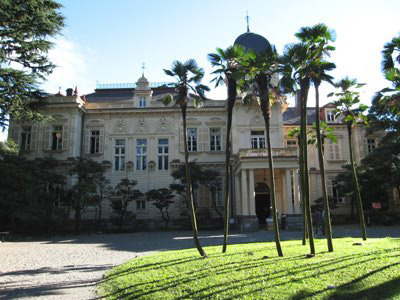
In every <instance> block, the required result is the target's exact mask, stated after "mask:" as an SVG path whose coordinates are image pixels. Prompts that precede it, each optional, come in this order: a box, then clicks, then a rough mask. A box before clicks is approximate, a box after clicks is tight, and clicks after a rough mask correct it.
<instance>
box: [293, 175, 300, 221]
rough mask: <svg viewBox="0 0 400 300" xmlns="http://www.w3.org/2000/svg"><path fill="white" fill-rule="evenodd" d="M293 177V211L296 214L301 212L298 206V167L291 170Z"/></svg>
mask: <svg viewBox="0 0 400 300" xmlns="http://www.w3.org/2000/svg"><path fill="white" fill-rule="evenodd" d="M293 177H294V200H295V201H294V204H295V205H294V212H295V213H296V214H300V213H301V209H300V208H301V207H300V186H299V171H298V169H295V170H293Z"/></svg>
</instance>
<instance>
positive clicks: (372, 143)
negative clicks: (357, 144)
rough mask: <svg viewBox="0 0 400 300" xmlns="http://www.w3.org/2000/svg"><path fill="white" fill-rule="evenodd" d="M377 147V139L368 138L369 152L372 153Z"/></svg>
mask: <svg viewBox="0 0 400 300" xmlns="http://www.w3.org/2000/svg"><path fill="white" fill-rule="evenodd" d="M375 148H376V144H375V139H367V150H368V153H372V151H374V149H375Z"/></svg>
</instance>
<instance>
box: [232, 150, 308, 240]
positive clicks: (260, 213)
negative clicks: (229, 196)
mask: <svg viewBox="0 0 400 300" xmlns="http://www.w3.org/2000/svg"><path fill="white" fill-rule="evenodd" d="M273 150H274V151H273V153H274V171H275V191H276V208H277V212H278V217H279V218H281V217H282V215H284V214H285V215H298V214H300V211H301V209H300V197H299V179H298V162H297V152H295V151H293V149H291V148H284V149H273ZM278 150H280V151H278ZM266 154H267V151H266V150H265V149H249V150H245V151H239V155H238V157H237V160H236V163H235V165H234V182H235V183H234V189H235V193H234V194H235V201H234V204H235V205H234V212H235V219H236V224H237V228H238V229H239V230H240V231H242V232H245V231H256V230H259V229H260V228H266V225H267V224H268V223H269V224H270V223H271V222H272V221H271V219H270V218H271V217H272V215H271V212H272V211H271V198H270V186H269V185H270V175H269V170H268V157H267V156H266Z"/></svg>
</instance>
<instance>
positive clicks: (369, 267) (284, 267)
mask: <svg viewBox="0 0 400 300" xmlns="http://www.w3.org/2000/svg"><path fill="white" fill-rule="evenodd" d="M355 242H359V239H353V238H342V239H335V240H334V247H335V252H333V253H328V252H321V251H319V252H317V255H316V257H314V258H306V257H305V255H304V254H305V253H307V251H308V246H301V241H285V242H283V243H282V247H283V251H284V254H285V257H283V258H279V257H277V255H276V250H275V244H274V243H272V242H268V243H254V244H242V245H230V246H229V247H228V252H227V253H225V254H222V253H221V247H208V248H207V249H206V250H207V253H208V254H209V258H207V259H202V258H200V257H199V255H198V253H197V252H196V250H194V249H188V250H180V251H168V252H161V253H157V254H154V255H150V256H145V257H141V258H135V259H133V260H131V261H129V262H128V263H125V264H123V265H121V266H118V267H116V268H114V269H112V270H111V271H109V272H108V273H107V274H106V275H105V278H104V280H103V281H102V283H101V284H100V286H99V293H100V295H101V296H103V297H106V298H110V299H115V298H144V299H172V298H174V299H176V298H178V299H179V298H186V299H187V298H213V299H222V298H247V299H254V298H266V299H304V298H312V299H400V240H399V239H390V238H383V239H369V240H368V241H367V242H364V243H363V245H362V246H356V245H353V243H355ZM316 247H317V250H318V249H319V250H321V249H326V241H325V240H316Z"/></svg>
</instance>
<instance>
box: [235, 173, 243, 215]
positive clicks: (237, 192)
mask: <svg viewBox="0 0 400 300" xmlns="http://www.w3.org/2000/svg"><path fill="white" fill-rule="evenodd" d="M239 177H240V173H237V174H236V175H235V200H236V215H241V214H242V206H241V204H240V199H241V197H240V178H239Z"/></svg>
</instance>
